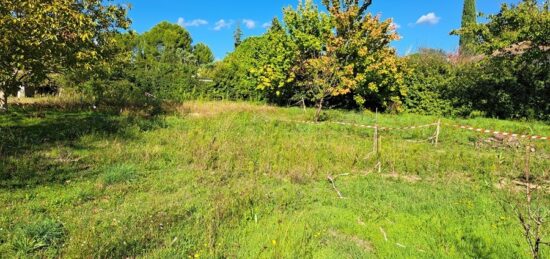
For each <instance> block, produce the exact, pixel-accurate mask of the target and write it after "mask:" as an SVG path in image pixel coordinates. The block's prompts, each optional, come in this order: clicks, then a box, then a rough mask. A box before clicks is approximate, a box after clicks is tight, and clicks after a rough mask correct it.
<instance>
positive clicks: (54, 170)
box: [0, 110, 159, 188]
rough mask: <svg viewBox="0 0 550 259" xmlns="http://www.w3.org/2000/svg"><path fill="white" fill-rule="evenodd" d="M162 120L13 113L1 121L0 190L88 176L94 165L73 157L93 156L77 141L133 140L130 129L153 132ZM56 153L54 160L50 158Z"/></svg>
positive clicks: (59, 112)
mask: <svg viewBox="0 0 550 259" xmlns="http://www.w3.org/2000/svg"><path fill="white" fill-rule="evenodd" d="M158 124H159V121H158V119H149V120H145V119H141V118H140V119H136V118H130V117H125V116H118V115H116V114H109V113H95V112H83V111H81V112H74V111H73V112H62V111H57V110H56V111H45V112H40V113H39V114H38V115H37V114H36V112H35V111H29V110H27V111H22V110H19V111H12V112H10V113H7V114H3V115H0V188H25V187H33V186H36V185H47V184H61V183H64V182H65V181H68V180H72V179H78V178H84V177H87V176H90V175H91V174H92V173H93V172H92V171H93V170H90V169H91V168H92V167H93V166H94V164H93V161H82V160H81V159H80V158H78V157H74V156H73V155H72V153H73V152H74V151H78V150H92V147H91V146H88V145H86V144H83V143H82V142H81V141H79V140H80V139H81V138H82V137H84V136H87V135H93V136H97V137H99V138H103V137H104V138H111V137H117V138H123V139H125V138H132V137H133V134H132V133H131V132H132V131H129V130H127V129H128V128H129V127H134V126H137V128H138V129H139V130H151V129H154V128H155V127H156V125H158ZM52 149H55V150H56V153H55V155H50V154H48V152H43V151H50V150H52Z"/></svg>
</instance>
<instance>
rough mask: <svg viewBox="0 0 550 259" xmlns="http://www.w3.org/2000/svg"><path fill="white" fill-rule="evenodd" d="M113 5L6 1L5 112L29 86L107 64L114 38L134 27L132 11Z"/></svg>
mask: <svg viewBox="0 0 550 259" xmlns="http://www.w3.org/2000/svg"><path fill="white" fill-rule="evenodd" d="M109 2H110V1H100V0H79V1H74V0H50V1H44V0H41V1H20V0H2V1H1V4H0V34H1V35H2V37H1V38H0V60H1V61H2V62H0V93H1V94H0V95H3V96H1V97H2V98H0V99H2V100H1V101H0V106H1V107H3V108H5V106H6V105H7V101H6V100H7V96H8V95H10V94H14V92H16V91H17V90H19V88H20V87H21V86H22V85H23V84H25V83H30V82H37V81H40V80H43V79H45V78H46V77H47V75H48V74H50V73H53V72H56V71H60V70H61V69H62V68H68V67H74V66H82V67H84V68H86V69H89V68H90V67H91V66H92V64H94V63H97V62H101V61H102V60H105V59H106V58H108V55H110V54H112V52H110V51H109V46H110V45H112V35H114V34H118V33H119V30H120V29H126V28H128V27H129V25H130V21H129V19H128V18H126V13H127V8H126V7H125V6H122V5H115V4H111V3H109Z"/></svg>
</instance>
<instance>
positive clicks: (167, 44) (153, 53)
mask: <svg viewBox="0 0 550 259" xmlns="http://www.w3.org/2000/svg"><path fill="white" fill-rule="evenodd" d="M192 42H193V40H192V39H191V35H190V34H189V32H188V31H187V30H186V29H185V28H183V27H181V26H179V25H177V24H173V23H169V22H161V23H159V24H157V25H155V27H153V28H152V29H151V30H150V31H148V32H145V33H144V34H143V35H142V36H141V37H140V42H139V47H140V49H141V52H142V54H143V55H145V56H147V57H148V58H154V59H156V60H159V61H160V60H163V61H167V62H177V61H176V60H175V59H176V58H181V57H177V56H176V52H178V51H180V52H187V53H191V52H192V48H191V43H192Z"/></svg>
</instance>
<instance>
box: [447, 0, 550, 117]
mask: <svg viewBox="0 0 550 259" xmlns="http://www.w3.org/2000/svg"><path fill="white" fill-rule="evenodd" d="M487 19H488V22H487V23H485V24H478V25H472V26H470V27H467V28H463V30H462V32H461V33H473V34H474V35H476V38H478V39H479V49H480V50H481V51H483V52H484V53H485V58H484V59H483V60H482V61H480V62H477V63H475V64H466V65H464V66H463V67H462V68H460V69H459V72H458V74H457V76H458V78H457V80H456V81H455V82H454V87H453V91H455V94H453V95H454V96H455V98H457V100H458V105H460V106H461V107H469V108H471V109H475V110H480V111H483V112H485V113H487V115H489V116H494V117H499V118H536V119H540V120H549V119H550V117H549V114H550V105H549V104H548V101H547V100H549V99H550V91H549V88H548V85H549V84H550V73H549V72H548V71H550V59H548V55H549V53H548V52H549V48H548V42H550V26H548V24H550V12H549V11H548V2H546V3H545V4H544V5H537V3H536V1H523V2H521V3H519V4H518V5H508V4H504V5H503V6H502V8H501V10H500V12H499V13H498V14H494V15H489V16H488V17H487Z"/></svg>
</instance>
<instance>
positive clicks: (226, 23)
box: [214, 19, 233, 31]
mask: <svg viewBox="0 0 550 259" xmlns="http://www.w3.org/2000/svg"><path fill="white" fill-rule="evenodd" d="M231 25H233V21H226V20H224V19H221V20H219V21H217V22H216V24H215V26H214V30H215V31H220V30H222V29H227V28H231Z"/></svg>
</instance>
